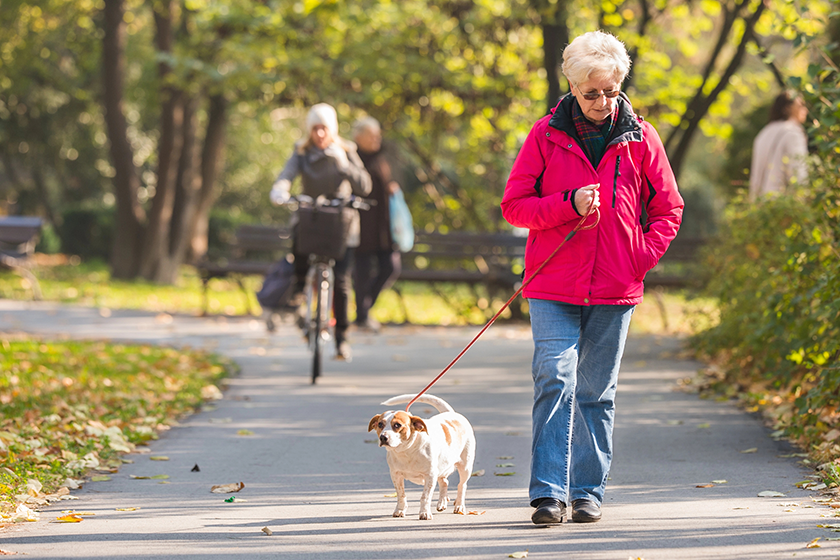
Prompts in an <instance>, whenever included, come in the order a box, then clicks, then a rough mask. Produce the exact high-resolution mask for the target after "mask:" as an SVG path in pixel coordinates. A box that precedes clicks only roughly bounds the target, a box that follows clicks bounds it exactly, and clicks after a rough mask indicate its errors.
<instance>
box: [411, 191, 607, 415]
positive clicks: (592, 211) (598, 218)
mask: <svg viewBox="0 0 840 560" xmlns="http://www.w3.org/2000/svg"><path fill="white" fill-rule="evenodd" d="M592 214H596V217H595V222H594V223H592V224H591V225H588V226H586V227H583V224H584V222H586V219H587V218H589V216H591V215H592ZM600 221H601V212H600V210H598V209H597V208H592V207H591V206H590V207H589V211H588V212H587V213H586V215H585V216H584V217H583V218H581V219H580V221H579V222H578V223H577V225H576V226H575V228H574V229H573V230H572V231H570V232H569V234H568V235H566V237H565V238H563V241H561V242H560V245H558V246H557V248H556V249H554V251H553V252H552V253H551V254H550V255H549V256H548V258H547V259H545V260H544V261H543V263H542V264H541V265H540V266H539V267H538V268H537V270H535V271H534V273H533V274H532V275H530V276H529V277H528V278H527V279H526V280H524V281H523V282H522V285H521V286H519V289H518V290H516V293H514V294H513V295H512V296H510V299H509V300H507V302H506V303H505V304H504V305H503V306H502V308H501V309H499V310H498V311H497V312H496V314H495V315H493V318H492V319H490V320H489V321H487V324H486V325H484V328H482V329H481V330H480V331H478V334H477V335H475V337H474V338H473V339H472V340H471V341H470V343H469V344H467V346H466V347H465V348H464V349H463V350H461V353H460V354H458V355H457V356H455V359H454V360H452V361H451V362H449V365H448V366H446V367H445V368H443V371H442V372H440V373H439V374H438V376H437V377H435V378H434V379H433V380H432V382H431V383H429V384H428V385H426V388H425V389H423V390H422V391H420V392H419V393H417V396H416V397H414V398H413V399H411V401H410V402H409V403H408V405H407V406H406V407H405V411H406V412H408V409H409V408H411V405H413V404H414V403H415V402H417V399H419V398H420V397H421V396H423V393H425V392H426V391H428V390H429V389H431V388H432V385H434V384H435V383H437V382H438V380H439V379H440V378H441V377H443V376H444V374H445V373H446V372H447V371H449V369H450V368H451V367H452V366H454V365H455V364H456V363H457V362H458V360H460V359H461V356H463V355H464V354H466V353H467V350H469V349H470V347H471V346H472V345H473V344H475V341H476V340H478V339H479V337H480V336H481V335H483V334H484V331H486V330H487V329H489V328H490V325H492V324H493V323H495V322H496V319H498V318H499V315H501V314H502V311H504V310H505V309H507V308H508V306H509V305H510V304H511V303H512V302H513V300H515V299H516V296H518V295H519V294H521V293H522V290H524V289H525V287H526V286H527V285H528V284H530V283H531V280H533V279H534V278H535V277H536V276H537V274H539V273H540V271H541V270H542V269H543V268H545V265H547V264H548V261H550V260H551V259H552V258H554V255H556V254H557V252H558V251H559V250H560V248H561V247H562V246H563V245H565V244H566V241H568V240H569V239H571V238H572V237H574V236H575V234H576V233H577V232H579V231H585V230H587V229H592V228H594V227H595V226H597V225H598V222H600Z"/></svg>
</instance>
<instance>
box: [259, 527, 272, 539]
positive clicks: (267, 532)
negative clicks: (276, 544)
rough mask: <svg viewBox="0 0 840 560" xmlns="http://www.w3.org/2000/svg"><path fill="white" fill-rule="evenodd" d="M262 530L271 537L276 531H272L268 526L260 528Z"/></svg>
mask: <svg viewBox="0 0 840 560" xmlns="http://www.w3.org/2000/svg"><path fill="white" fill-rule="evenodd" d="M260 531H262V532H263V533H265V534H266V535H268V536H269V537H270V536H271V535H273V534H274V533H273V532H272V531H271V529H269V528H268V527H263V528H262V529H260Z"/></svg>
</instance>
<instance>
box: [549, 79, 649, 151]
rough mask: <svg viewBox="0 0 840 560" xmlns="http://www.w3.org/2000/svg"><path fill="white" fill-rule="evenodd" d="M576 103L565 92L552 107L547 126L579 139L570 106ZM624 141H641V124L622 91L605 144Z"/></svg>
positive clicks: (569, 94) (575, 100) (570, 95)
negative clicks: (552, 112)
mask: <svg viewBox="0 0 840 560" xmlns="http://www.w3.org/2000/svg"><path fill="white" fill-rule="evenodd" d="M576 104H577V99H575V96H574V95H572V94H571V93H567V94H566V95H564V96H563V97H561V98H560V101H559V102H558V103H557V106H556V107H555V108H554V114H553V115H552V116H551V119H550V120H549V121H548V126H550V127H551V128H556V129H557V130H560V131H562V132H565V133H566V134H568V135H569V136H571V137H572V138H574V139H575V140H578V141H579V138H578V135H577V131H576V130H575V123H574V121H573V120H572V106H573V105H576ZM625 141H626V142H641V141H642V125H641V124H639V119H638V117H636V114H635V113H634V112H633V106H632V105H631V104H630V99H628V98H627V96H626V95H625V94H624V92H623V91H622V92H621V93H620V94H619V96H618V121H617V122H616V123H615V128H614V129H613V131H612V134H610V137H609V138H608V139H607V145H611V144H616V143H618V142H625Z"/></svg>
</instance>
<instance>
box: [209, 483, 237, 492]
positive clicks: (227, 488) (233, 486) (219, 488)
mask: <svg viewBox="0 0 840 560" xmlns="http://www.w3.org/2000/svg"><path fill="white" fill-rule="evenodd" d="M243 488H245V483H244V482H232V483H230V484H215V485H213V486H211V487H210V491H211V492H213V493H214V494H228V493H230V492H239V491H240V490H242V489H243Z"/></svg>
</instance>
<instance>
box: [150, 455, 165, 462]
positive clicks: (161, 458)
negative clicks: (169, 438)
mask: <svg viewBox="0 0 840 560" xmlns="http://www.w3.org/2000/svg"><path fill="white" fill-rule="evenodd" d="M149 460H150V461H168V460H169V457H167V456H165V455H154V456H152V457H149Z"/></svg>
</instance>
